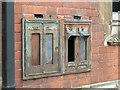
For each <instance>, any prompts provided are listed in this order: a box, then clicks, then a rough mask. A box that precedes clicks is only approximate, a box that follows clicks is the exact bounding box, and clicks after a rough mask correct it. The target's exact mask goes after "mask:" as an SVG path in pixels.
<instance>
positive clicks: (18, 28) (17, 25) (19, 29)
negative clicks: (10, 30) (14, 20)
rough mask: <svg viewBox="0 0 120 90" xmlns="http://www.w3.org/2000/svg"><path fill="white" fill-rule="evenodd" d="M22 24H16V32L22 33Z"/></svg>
mask: <svg viewBox="0 0 120 90" xmlns="http://www.w3.org/2000/svg"><path fill="white" fill-rule="evenodd" d="M21 27H22V26H21V24H15V33H21V32H22V28H21Z"/></svg>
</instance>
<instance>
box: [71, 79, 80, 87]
mask: <svg viewBox="0 0 120 90" xmlns="http://www.w3.org/2000/svg"><path fill="white" fill-rule="evenodd" d="M71 86H72V87H79V86H81V79H77V80H72V81H71Z"/></svg>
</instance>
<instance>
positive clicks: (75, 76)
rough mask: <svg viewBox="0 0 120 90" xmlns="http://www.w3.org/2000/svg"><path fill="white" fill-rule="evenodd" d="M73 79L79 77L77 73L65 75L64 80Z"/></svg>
mask: <svg viewBox="0 0 120 90" xmlns="http://www.w3.org/2000/svg"><path fill="white" fill-rule="evenodd" d="M66 79H67V80H71V79H77V74H70V75H65V76H64V80H66Z"/></svg>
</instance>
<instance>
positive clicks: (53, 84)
mask: <svg viewBox="0 0 120 90" xmlns="http://www.w3.org/2000/svg"><path fill="white" fill-rule="evenodd" d="M46 88H63V81H58V80H56V81H55V82H50V83H48V84H47V85H46Z"/></svg>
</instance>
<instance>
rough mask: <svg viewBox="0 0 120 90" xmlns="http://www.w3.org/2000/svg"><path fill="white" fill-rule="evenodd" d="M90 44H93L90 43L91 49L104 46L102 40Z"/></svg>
mask: <svg viewBox="0 0 120 90" xmlns="http://www.w3.org/2000/svg"><path fill="white" fill-rule="evenodd" d="M92 42H93V43H92V46H93V47H99V46H104V40H103V39H98V40H93V41H92Z"/></svg>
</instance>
